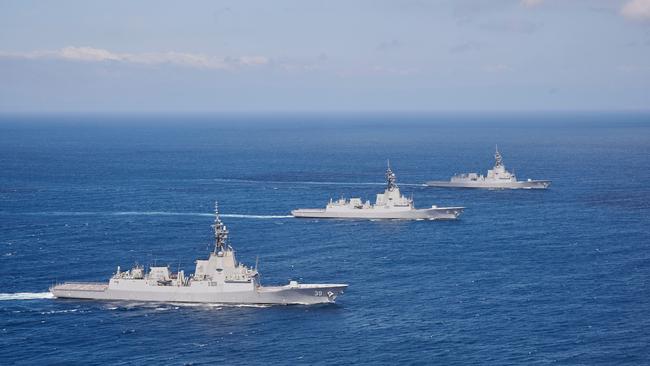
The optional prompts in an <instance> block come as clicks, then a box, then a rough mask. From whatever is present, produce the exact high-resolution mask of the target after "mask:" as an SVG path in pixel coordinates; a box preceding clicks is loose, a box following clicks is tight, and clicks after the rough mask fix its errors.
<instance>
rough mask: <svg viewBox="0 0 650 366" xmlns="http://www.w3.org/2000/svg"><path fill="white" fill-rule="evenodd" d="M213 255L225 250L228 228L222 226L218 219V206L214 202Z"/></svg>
mask: <svg viewBox="0 0 650 366" xmlns="http://www.w3.org/2000/svg"><path fill="white" fill-rule="evenodd" d="M212 228H213V229H214V240H215V241H214V253H217V252H219V251H222V250H224V249H225V248H226V245H227V242H228V228H226V225H224V224H223V222H222V221H221V218H220V217H219V204H218V202H217V201H215V202H214V225H212Z"/></svg>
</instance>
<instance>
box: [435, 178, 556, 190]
mask: <svg viewBox="0 0 650 366" xmlns="http://www.w3.org/2000/svg"><path fill="white" fill-rule="evenodd" d="M425 184H426V185H427V186H429V187H442V188H483V189H546V188H548V187H549V186H550V185H551V181H550V180H530V181H519V182H484V181H481V182H477V181H472V182H450V181H428V182H426V183H425Z"/></svg>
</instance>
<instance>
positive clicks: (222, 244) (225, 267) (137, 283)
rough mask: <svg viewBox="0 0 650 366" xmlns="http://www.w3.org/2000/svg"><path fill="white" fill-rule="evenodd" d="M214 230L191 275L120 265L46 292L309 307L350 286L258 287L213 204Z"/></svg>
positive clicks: (77, 296) (101, 297) (294, 283)
mask: <svg viewBox="0 0 650 366" xmlns="http://www.w3.org/2000/svg"><path fill="white" fill-rule="evenodd" d="M213 229H214V237H215V243H214V249H213V250H212V252H211V253H210V256H209V258H208V259H200V260H197V261H196V271H195V272H194V274H193V275H189V276H188V275H186V274H185V272H184V271H182V270H180V271H178V273H171V272H170V270H169V266H166V267H150V268H149V271H148V272H146V271H145V270H144V268H143V267H142V266H138V265H136V266H135V267H133V268H132V269H131V270H129V271H125V272H123V271H121V270H120V267H119V266H118V267H117V271H116V272H115V274H114V275H113V277H111V279H110V280H109V282H108V284H105V283H87V282H66V283H63V284H57V285H55V286H53V287H51V288H50V292H51V293H52V294H53V295H54V296H55V297H57V298H74V299H93V300H125V301H154V302H178V303H218V304H238V305H239V304H270V305H273V304H283V305H289V304H302V305H312V304H321V303H333V302H334V301H335V300H336V297H337V296H338V295H339V294H342V293H343V291H344V290H345V289H346V288H347V286H348V285H345V284H301V283H298V282H297V281H289V284H287V285H284V286H269V287H266V286H262V285H261V284H260V282H259V273H258V272H257V265H256V266H255V268H250V267H247V266H245V265H243V264H241V263H239V262H237V259H236V258H235V251H234V250H233V248H232V247H231V246H230V244H229V241H228V233H229V232H228V229H227V228H226V225H224V224H223V223H222V222H221V219H220V218H219V210H218V206H217V204H216V203H215V219H214V225H213Z"/></svg>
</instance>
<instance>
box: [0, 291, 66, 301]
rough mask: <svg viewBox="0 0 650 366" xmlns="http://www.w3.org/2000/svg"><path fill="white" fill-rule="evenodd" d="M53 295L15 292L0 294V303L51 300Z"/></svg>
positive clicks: (48, 293)
mask: <svg viewBox="0 0 650 366" xmlns="http://www.w3.org/2000/svg"><path fill="white" fill-rule="evenodd" d="M52 298H54V295H52V293H50V292H16V293H13V294H2V293H0V301H7V300H35V299H52Z"/></svg>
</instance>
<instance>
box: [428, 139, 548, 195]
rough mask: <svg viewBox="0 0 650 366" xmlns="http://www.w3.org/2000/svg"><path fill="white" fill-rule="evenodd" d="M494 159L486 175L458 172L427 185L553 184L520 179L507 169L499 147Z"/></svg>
mask: <svg viewBox="0 0 650 366" xmlns="http://www.w3.org/2000/svg"><path fill="white" fill-rule="evenodd" d="M494 159H495V163H494V168H492V169H491V170H488V172H487V175H486V176H483V175H479V174H478V173H465V174H458V175H454V176H453V177H451V180H450V181H429V182H426V185H427V186H430V187H451V188H491V189H519V188H521V189H546V188H548V186H550V185H551V181H550V180H532V179H528V180H525V181H518V180H517V177H516V176H515V174H514V173H511V172H509V171H507V170H506V167H505V165H503V158H502V157H501V153H499V149H498V148H496V152H495V154H494Z"/></svg>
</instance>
